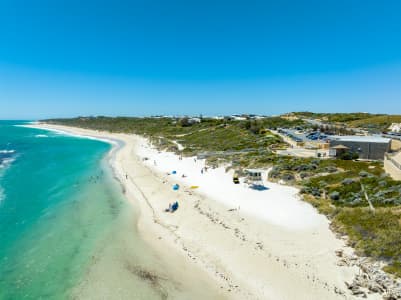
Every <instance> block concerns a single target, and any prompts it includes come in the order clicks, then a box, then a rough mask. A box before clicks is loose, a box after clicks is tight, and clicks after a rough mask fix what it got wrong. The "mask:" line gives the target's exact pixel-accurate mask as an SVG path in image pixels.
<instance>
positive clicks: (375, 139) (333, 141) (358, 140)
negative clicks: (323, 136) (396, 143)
mask: <svg viewBox="0 0 401 300" xmlns="http://www.w3.org/2000/svg"><path fill="white" fill-rule="evenodd" d="M390 142H391V140H390V139H389V138H384V137H381V136H354V135H350V136H330V139H329V143H330V149H333V148H334V147H336V146H341V147H342V148H344V147H347V148H348V151H350V152H353V153H357V154H358V156H359V158H361V159H372V160H383V159H384V155H385V153H386V152H388V151H389V150H390Z"/></svg>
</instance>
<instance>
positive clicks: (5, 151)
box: [0, 150, 15, 154]
mask: <svg viewBox="0 0 401 300" xmlns="http://www.w3.org/2000/svg"><path fill="white" fill-rule="evenodd" d="M14 152H15V150H0V153H3V154H8V153H14Z"/></svg>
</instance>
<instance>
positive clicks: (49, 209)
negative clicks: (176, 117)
mask: <svg viewBox="0 0 401 300" xmlns="http://www.w3.org/2000/svg"><path fill="white" fill-rule="evenodd" d="M16 123H17V124H21V122H9V121H1V122H0V299H22V298H26V299H38V298H41V297H42V298H64V296H66V295H67V293H68V292H69V290H70V289H71V287H73V286H74V285H75V284H76V280H78V279H79V278H80V276H79V274H80V272H82V270H83V269H84V268H85V267H86V262H87V261H88V256H89V255H90V253H91V251H90V250H91V249H92V247H93V243H94V242H95V241H96V240H97V238H98V237H99V235H100V234H101V233H102V231H104V230H105V228H107V226H108V225H109V223H110V222H112V221H113V219H114V218H115V216H116V215H118V212H119V209H120V207H121V198H120V197H118V190H117V188H116V187H115V186H113V185H110V184H105V182H107V181H109V180H111V179H110V178H109V177H110V174H109V173H107V172H106V170H104V169H103V168H104V167H102V164H101V163H100V162H101V161H102V159H103V158H104V156H105V154H106V153H107V152H108V151H109V150H110V147H111V146H110V145H109V144H106V143H103V142H100V141H96V140H89V139H83V138H74V137H70V136H66V135H62V134H58V133H54V132H49V131H41V130H37V129H30V128H24V127H16V126H13V125H15V124H16ZM88 215H90V217H88Z"/></svg>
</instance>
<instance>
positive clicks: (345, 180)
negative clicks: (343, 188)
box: [341, 178, 355, 185]
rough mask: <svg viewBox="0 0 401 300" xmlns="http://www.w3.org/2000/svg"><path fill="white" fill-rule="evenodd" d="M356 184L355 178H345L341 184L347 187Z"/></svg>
mask: <svg viewBox="0 0 401 300" xmlns="http://www.w3.org/2000/svg"><path fill="white" fill-rule="evenodd" d="M354 182H355V180H354V179H353V178H345V179H344V180H343V181H341V183H342V184H345V185H349V184H352V183H354Z"/></svg>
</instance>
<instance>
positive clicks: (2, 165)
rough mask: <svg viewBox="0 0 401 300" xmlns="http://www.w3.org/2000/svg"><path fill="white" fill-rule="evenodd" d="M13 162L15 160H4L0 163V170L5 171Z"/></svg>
mask: <svg viewBox="0 0 401 300" xmlns="http://www.w3.org/2000/svg"><path fill="white" fill-rule="evenodd" d="M14 160H15V158H5V159H3V160H2V161H1V162H0V170H1V169H5V168H6V167H8V166H9V165H11V163H12V162H13V161H14Z"/></svg>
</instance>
